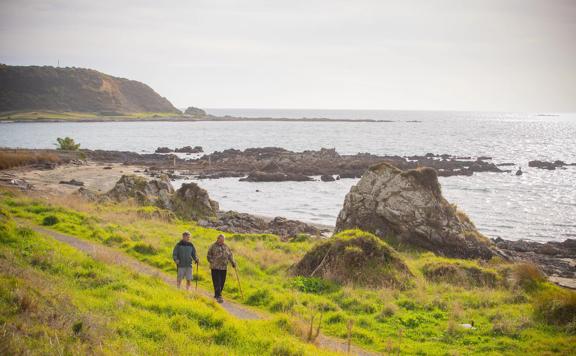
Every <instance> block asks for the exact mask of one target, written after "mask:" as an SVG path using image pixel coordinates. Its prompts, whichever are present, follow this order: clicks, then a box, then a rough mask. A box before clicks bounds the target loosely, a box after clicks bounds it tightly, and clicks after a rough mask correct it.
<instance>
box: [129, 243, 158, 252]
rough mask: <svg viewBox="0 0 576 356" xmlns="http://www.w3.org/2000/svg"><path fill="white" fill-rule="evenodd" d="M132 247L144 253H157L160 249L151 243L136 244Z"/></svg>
mask: <svg viewBox="0 0 576 356" xmlns="http://www.w3.org/2000/svg"><path fill="white" fill-rule="evenodd" d="M132 249H133V250H134V251H136V252H138V253H140V254H143V255H155V254H157V253H158V250H157V249H156V248H155V247H154V246H152V245H150V244H136V245H134V247H132Z"/></svg>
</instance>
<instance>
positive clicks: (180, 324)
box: [0, 210, 329, 355]
mask: <svg viewBox="0 0 576 356" xmlns="http://www.w3.org/2000/svg"><path fill="white" fill-rule="evenodd" d="M9 215H10V214H9V213H7V212H6V211H5V210H3V211H0V216H1V219H2V228H1V229H0V332H1V334H0V335H2V336H1V337H2V338H3V339H2V340H0V341H3V343H2V347H3V348H4V349H3V353H4V352H5V354H29V353H31V354H197V355H256V354H260V355H278V354H283V355H304V354H309V355H312V354H325V355H327V354H329V353H327V352H323V351H321V350H319V349H317V348H316V347H315V346H313V345H310V344H307V343H305V342H303V341H301V340H300V339H299V338H298V335H293V334H291V333H290V328H289V326H290V325H291V324H292V321H291V320H290V319H289V318H287V317H285V316H278V317H276V318H274V319H271V320H264V321H239V320H236V319H233V318H231V317H229V316H228V315H227V313H226V312H224V311H223V310H221V309H220V307H219V306H217V305H216V304H215V303H214V302H212V301H208V300H205V299H202V298H193V297H190V296H189V295H187V294H186V293H184V292H180V291H178V290H176V289H174V288H171V287H168V286H167V285H166V284H165V283H164V282H162V281H161V280H159V279H156V278H151V277H144V276H141V275H137V274H134V273H133V272H131V271H128V270H125V269H123V268H119V267H115V266H114V265H106V264H103V263H100V262H96V261H94V260H93V259H91V258H90V257H87V256H86V255H85V254H83V253H80V252H78V251H76V250H74V249H73V248H71V247H69V246H67V245H64V244H62V243H59V242H57V241H55V240H53V239H51V238H50V237H46V236H41V235H38V234H36V233H35V232H33V231H32V230H29V229H27V228H18V227H17V226H16V225H15V224H14V222H13V221H12V220H11V218H10V217H9ZM254 335H258V337H254Z"/></svg>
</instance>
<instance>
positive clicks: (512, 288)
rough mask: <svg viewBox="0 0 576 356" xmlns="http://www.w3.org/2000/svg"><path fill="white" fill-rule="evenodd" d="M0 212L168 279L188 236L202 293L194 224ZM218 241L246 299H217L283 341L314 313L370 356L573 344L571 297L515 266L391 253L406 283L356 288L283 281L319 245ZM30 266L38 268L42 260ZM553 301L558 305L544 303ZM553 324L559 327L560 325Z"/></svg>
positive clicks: (260, 238) (50, 205) (550, 349)
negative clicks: (258, 317) (254, 315)
mask: <svg viewBox="0 0 576 356" xmlns="http://www.w3.org/2000/svg"><path fill="white" fill-rule="evenodd" d="M0 208H2V209H4V210H5V211H7V212H9V213H10V214H11V215H13V216H15V217H18V218H21V219H25V220H27V221H29V222H31V223H34V224H38V225H40V224H42V221H43V220H44V218H46V217H47V216H54V217H56V218H57V221H58V222H57V223H55V224H54V225H52V226H50V228H51V229H54V230H57V231H61V232H64V233H68V234H71V235H75V236H78V237H80V238H83V239H87V240H92V241H96V242H98V243H102V244H106V245H108V246H111V247H113V248H116V249H118V250H122V251H124V252H126V253H128V254H130V255H132V256H134V257H135V258H137V259H139V260H140V261H143V262H145V263H148V264H150V265H152V266H155V267H157V268H160V269H162V270H164V271H166V272H170V273H174V272H175V270H174V265H173V263H172V261H171V251H172V248H173V246H174V244H175V243H176V242H177V241H178V239H179V236H180V234H181V232H182V231H184V230H189V231H191V232H192V242H193V243H194V244H195V245H196V248H197V250H198V251H199V254H200V257H201V266H200V281H199V285H201V286H202V287H204V288H206V289H210V288H211V282H210V276H209V270H208V269H207V266H206V259H205V254H206V251H207V249H208V247H209V245H210V244H211V243H212V242H213V241H214V240H215V237H216V236H217V235H218V234H219V231H216V230H211V229H205V228H202V227H199V226H197V225H196V223H195V222H193V221H184V220H179V219H176V218H173V217H171V218H169V219H167V218H164V217H162V216H165V215H162V214H160V213H158V214H155V213H154V212H160V211H161V210H159V209H157V208H146V209H148V210H150V209H152V210H154V211H147V214H146V218H143V217H142V213H138V212H139V211H140V210H141V209H142V208H140V207H137V206H131V205H122V204H118V205H115V204H112V205H96V204H92V203H88V202H85V201H82V200H75V198H64V199H62V198H51V200H50V202H47V201H46V200H43V199H32V198H30V197H28V196H25V195H22V194H21V193H10V192H3V193H2V194H1V195H0ZM347 234H349V235H350V236H353V235H355V234H359V232H347ZM225 235H226V237H227V240H228V243H229V245H230V247H231V248H232V250H233V251H234V253H235V257H236V260H237V262H238V264H239V268H240V276H241V278H242V289H243V292H244V296H245V299H244V300H241V298H240V293H239V290H238V288H237V284H236V281H235V280H234V279H233V278H230V279H229V280H228V281H227V285H226V289H225V291H224V296H225V297H226V298H232V299H235V300H237V301H238V302H241V303H245V304H250V305H252V306H253V307H255V308H259V309H261V310H264V311H267V312H269V313H271V314H272V315H274V318H277V319H275V320H276V324H275V327H278V328H280V329H282V330H285V331H286V330H291V331H290V332H288V333H289V334H292V335H295V334H299V335H307V334H308V333H309V323H310V320H311V318H312V316H313V315H319V313H320V312H322V315H323V318H322V325H321V331H322V332H323V333H325V334H328V335H332V336H335V337H340V338H346V337H347V335H348V329H347V325H348V323H349V322H350V321H352V322H353V329H352V333H351V334H352V340H353V342H354V343H355V344H358V345H360V346H362V347H365V348H367V349H370V350H374V351H378V352H388V351H390V350H392V351H393V352H398V351H399V352H401V353H404V354H421V355H424V354H430V355H446V354H494V355H501V354H522V353H524V354H544V355H546V354H570V353H572V352H573V350H574V346H573V345H574V344H576V336H574V333H573V330H574V329H575V327H574V322H573V320H574V319H573V317H574V309H573V307H572V306H571V305H572V304H571V303H572V302H570V301H571V300H572V299H571V298H573V296H574V292H569V291H563V290H561V289H560V288H559V287H556V286H554V285H551V284H549V283H548V282H546V281H538V282H537V283H536V284H535V287H533V288H524V287H523V284H521V283H516V282H514V277H513V276H515V275H516V274H515V273H516V272H514V271H516V270H517V269H518V268H520V269H522V268H523V267H522V266H520V267H518V266H515V265H511V264H508V263H505V262H502V261H498V260H493V261H489V262H481V261H471V260H458V259H449V258H442V257H438V256H435V255H434V254H432V253H429V252H427V253H421V252H401V253H396V252H395V254H397V256H398V258H399V259H401V261H402V262H403V263H404V264H405V265H406V266H407V267H408V269H409V271H410V272H411V273H412V276H411V277H407V278H409V279H410V286H409V287H408V288H393V287H388V288H364V287H359V286H355V285H354V284H353V283H349V284H346V283H335V282H327V281H325V280H323V279H318V278H314V277H312V278H307V277H295V276H293V275H292V274H291V273H290V271H291V269H292V266H294V265H295V264H296V263H297V262H298V261H300V260H301V259H302V257H303V256H304V255H305V254H306V253H307V252H308V251H311V250H313V249H314V248H315V247H316V246H317V245H321V244H322V243H323V242H322V241H314V240H313V239H299V240H297V241H288V242H283V241H281V240H280V239H279V238H278V237H277V236H274V235H255V234H225ZM351 238H352V237H351ZM136 246H139V247H136ZM352 252H354V251H352ZM29 263H30V264H32V262H31V261H29ZM34 263H35V266H43V265H44V262H43V260H42V259H38V260H37V261H35V262H34ZM444 265H449V266H453V265H455V266H456V267H457V269H458V270H464V271H469V270H470V271H480V272H482V273H481V275H482V276H484V273H486V274H487V275H488V276H492V277H494V278H495V279H496V280H495V283H480V284H476V283H474V282H470V281H467V282H466V283H464V284H461V283H451V282H452V281H451V280H450V279H442V278H440V279H435V278H429V276H428V277H427V275H426V271H427V270H429V269H430V266H444ZM474 273H476V272H474ZM492 277H485V276H484V277H482V278H489V280H491V278H492ZM472 281H474V279H472ZM102 293H104V292H102ZM548 293H550V294H548ZM557 293H560V297H553V296H557ZM564 293H565V294H564ZM550 300H552V301H556V302H554V303H555V304H554V306H555V307H554V308H545V307H543V306H547V305H549V303H548V301H550ZM110 315H111V316H110V317H112V316H113V313H111V314H110ZM561 315H568V317H566V318H565V319H562V321H561V322H559V321H558V320H559V319H558V316H561ZM282 320H284V321H282ZM316 320H318V317H317V319H316ZM133 323H134V324H135V325H132V326H131V327H132V328H138V327H140V326H137V325H138V323H140V321H138V320H135V321H134V322H133ZM467 323H473V324H474V329H466V328H463V327H462V326H461V324H467ZM285 324H289V325H285ZM104 329H106V328H104ZM271 330H272V329H271ZM274 330H276V329H274ZM254 335H258V337H257V338H260V335H259V334H254ZM221 338H222V339H221V340H227V338H228V337H227V336H226V335H223V336H221ZM254 338H256V337H254ZM294 342H297V341H294ZM152 343H153V342H152ZM284 346H285V345H281V344H278V345H276V346H275V348H276V351H278V352H279V353H281V352H282V350H283V348H284Z"/></svg>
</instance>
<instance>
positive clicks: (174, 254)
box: [172, 245, 180, 264]
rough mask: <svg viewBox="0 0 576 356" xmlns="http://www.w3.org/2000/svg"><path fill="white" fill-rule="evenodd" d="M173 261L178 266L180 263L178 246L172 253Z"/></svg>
mask: <svg viewBox="0 0 576 356" xmlns="http://www.w3.org/2000/svg"><path fill="white" fill-rule="evenodd" d="M172 259H173V260H174V262H175V263H176V264H178V262H180V260H178V245H176V246H174V250H173V251H172Z"/></svg>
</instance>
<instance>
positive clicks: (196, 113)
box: [184, 106, 206, 117]
mask: <svg viewBox="0 0 576 356" xmlns="http://www.w3.org/2000/svg"><path fill="white" fill-rule="evenodd" d="M184 114H186V115H190V116H193V117H205V116H206V111H204V110H202V109H199V108H196V107H194V106H189V107H188V108H187V109H186V110H185V111H184Z"/></svg>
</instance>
